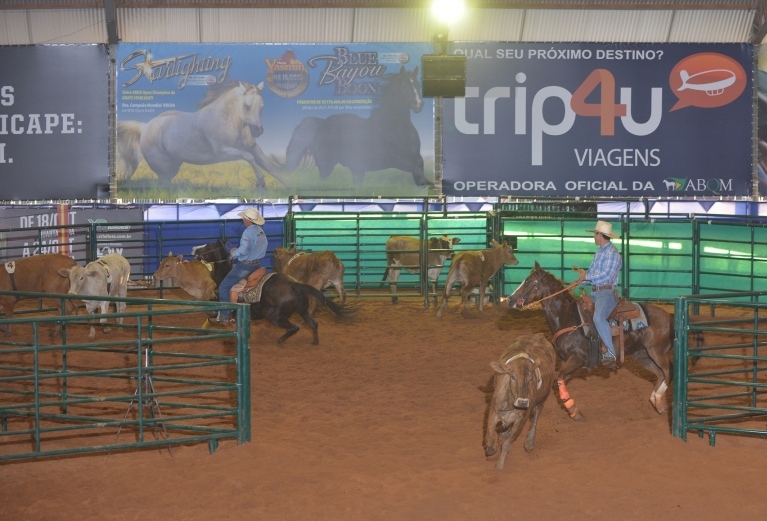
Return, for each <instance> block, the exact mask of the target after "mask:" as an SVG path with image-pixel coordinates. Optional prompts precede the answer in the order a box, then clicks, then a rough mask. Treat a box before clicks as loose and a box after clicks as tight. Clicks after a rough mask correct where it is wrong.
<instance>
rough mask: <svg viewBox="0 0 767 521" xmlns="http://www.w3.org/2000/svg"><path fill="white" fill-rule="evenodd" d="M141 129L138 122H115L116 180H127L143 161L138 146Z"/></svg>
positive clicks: (142, 125)
mask: <svg viewBox="0 0 767 521" xmlns="http://www.w3.org/2000/svg"><path fill="white" fill-rule="evenodd" d="M143 127H144V123H141V122H140V121H118V122H117V165H116V170H117V172H116V174H117V179H128V178H129V177H130V176H132V175H133V173H134V172H135V171H136V169H137V168H138V165H139V163H140V162H141V160H142V159H144V156H143V155H142V154H141V147H140V145H139V142H140V140H141V129H142V128H143Z"/></svg>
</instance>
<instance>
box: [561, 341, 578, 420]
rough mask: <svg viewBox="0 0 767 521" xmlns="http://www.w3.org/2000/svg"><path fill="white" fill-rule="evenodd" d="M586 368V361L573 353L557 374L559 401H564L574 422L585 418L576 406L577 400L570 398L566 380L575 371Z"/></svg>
mask: <svg viewBox="0 0 767 521" xmlns="http://www.w3.org/2000/svg"><path fill="white" fill-rule="evenodd" d="M583 366H584V361H583V360H582V359H581V357H579V356H578V355H577V354H576V353H571V354H570V356H569V357H567V360H565V362H564V363H563V364H562V367H560V368H559V373H558V374H557V390H558V392H559V399H560V400H562V404H563V405H564V406H565V409H567V413H568V414H569V415H570V418H572V419H573V420H576V421H578V420H580V419H581V418H582V417H583V416H582V415H581V412H580V411H579V410H578V406H577V405H575V400H574V399H573V398H572V397H571V396H570V392H569V391H568V390H567V385H565V380H566V378H567V377H568V376H569V375H571V374H573V373H574V372H575V371H577V370H578V369H580V368H581V367H583Z"/></svg>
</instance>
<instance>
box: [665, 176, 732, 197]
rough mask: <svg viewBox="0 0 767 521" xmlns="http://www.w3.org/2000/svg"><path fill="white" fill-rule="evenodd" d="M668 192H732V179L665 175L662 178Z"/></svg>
mask: <svg viewBox="0 0 767 521" xmlns="http://www.w3.org/2000/svg"><path fill="white" fill-rule="evenodd" d="M663 183H664V184H665V185H666V190H668V191H669V192H695V193H698V194H704V193H710V194H714V195H719V194H721V193H726V192H732V179H716V178H712V179H702V178H698V179H689V178H687V177H667V178H666V179H664V180H663Z"/></svg>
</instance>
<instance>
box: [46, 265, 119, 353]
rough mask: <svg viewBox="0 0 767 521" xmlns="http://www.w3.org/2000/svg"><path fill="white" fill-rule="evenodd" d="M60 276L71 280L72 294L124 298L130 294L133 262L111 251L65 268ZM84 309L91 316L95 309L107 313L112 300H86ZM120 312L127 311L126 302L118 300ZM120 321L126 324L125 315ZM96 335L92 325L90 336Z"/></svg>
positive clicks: (116, 305) (116, 304) (103, 322)
mask: <svg viewBox="0 0 767 521" xmlns="http://www.w3.org/2000/svg"><path fill="white" fill-rule="evenodd" d="M59 275H61V276H62V277H65V278H68V279H69V293H70V294H71V295H79V296H82V297H86V296H87V297H122V298H125V297H126V296H127V295H128V279H129V278H130V264H129V263H128V260H127V259H126V258H125V257H123V256H122V255H120V254H119V253H110V254H109V255H104V256H103V257H101V258H100V259H97V260H95V261H93V262H89V263H88V264H87V265H86V266H84V267H83V266H79V265H75V266H73V267H72V268H62V269H60V270H59ZM83 303H84V304H85V309H86V310H87V311H88V314H89V315H93V314H94V312H95V311H96V309H99V308H100V309H101V314H102V315H103V314H105V313H106V312H107V311H108V309H109V301H106V300H86V299H83ZM115 309H116V311H117V313H124V312H125V302H124V301H123V302H116V303H115ZM106 321H107V319H106V318H101V319H100V322H101V323H102V324H106ZM117 323H118V324H122V323H123V319H122V317H120V318H118V319H117ZM108 332H109V327H108V326H104V333H108ZM95 336H96V329H95V328H94V327H93V324H91V329H90V334H89V335H88V338H90V339H93V338H95Z"/></svg>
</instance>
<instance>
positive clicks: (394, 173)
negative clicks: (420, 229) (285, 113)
mask: <svg viewBox="0 0 767 521" xmlns="http://www.w3.org/2000/svg"><path fill="white" fill-rule="evenodd" d="M380 89H381V92H380V93H378V94H377V95H376V97H375V102H371V103H370V104H369V105H366V106H363V105H356V106H355V105H353V104H352V101H354V100H346V101H344V100H342V99H331V100H325V101H328V103H329V105H328V107H330V108H329V109H327V110H325V111H323V114H328V113H330V115H327V116H325V117H316V116H306V117H304V118H303V119H302V120H301V121H300V122H299V124H298V125H297V126H296V128H295V129H293V131H292V134H289V135H290V137H289V139H288V140H287V142H285V143H284V144H281V146H280V150H279V151H278V152H276V153H275V152H273V151H271V150H270V151H269V153H268V154H267V153H265V152H264V149H263V148H262V143H261V142H262V141H264V139H263V138H262V137H261V132H262V131H263V128H264V124H263V122H262V121H261V113H260V110H251V109H250V107H252V106H259V107H263V104H264V102H265V101H264V95H263V94H264V92H263V84H259V85H251V84H248V83H244V82H232V81H230V82H225V83H221V84H216V85H213V86H211V87H210V88H209V89H208V92H207V94H206V95H205V98H204V99H203V101H202V102H201V103H200V108H199V109H198V110H197V111H196V112H182V111H175V110H174V111H166V112H163V113H161V114H159V115H157V116H155V117H154V118H152V119H150V120H149V121H147V122H146V123H142V122H139V121H130V120H122V121H119V122H118V124H117V136H118V138H117V141H118V143H117V181H118V190H117V191H118V196H119V197H121V198H128V199H130V198H152V197H154V198H163V199H164V198H174V197H188V198H210V197H215V196H217V195H232V194H233V193H245V194H249V195H253V194H255V195H258V196H261V197H287V196H289V195H292V194H295V193H296V190H301V191H302V192H304V193H315V194H318V195H335V196H342V197H346V196H349V197H364V196H375V195H391V196H402V197H421V196H430V195H437V188H436V187H435V181H434V175H433V172H434V164H433V157H432V158H431V160H430V161H429V162H428V163H427V164H424V163H425V160H424V157H423V152H422V147H421V139H420V136H419V133H418V130H417V129H416V127H415V126H414V124H413V122H412V121H411V113H419V112H421V111H422V109H423V107H424V100H423V98H421V96H420V84H419V83H418V69H417V68H415V69H413V70H408V69H406V68H405V67H404V66H402V67H401V68H400V69H399V71H398V72H396V73H390V74H387V75H385V76H384V77H383V78H382V80H381V86H380ZM331 102H332V103H331ZM335 103H338V104H339V105H337V106H336V105H335ZM343 103H348V105H344V104H343ZM371 107H372V110H370V114H369V115H366V116H361V115H358V114H356V113H355V112H359V113H366V112H367V111H368V110H369V109H370V108H371ZM333 109H336V110H338V112H332V110H333ZM363 109H365V110H363ZM203 111H204V112H205V113H204V114H203ZM221 122H226V123H225V125H222V124H221ZM267 150H268V149H267Z"/></svg>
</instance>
